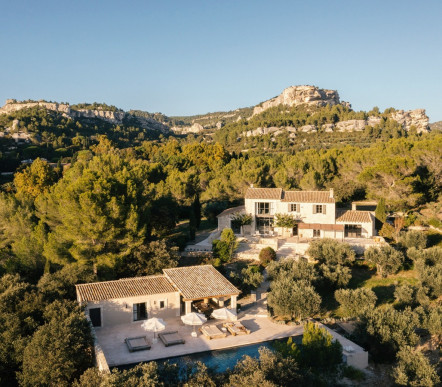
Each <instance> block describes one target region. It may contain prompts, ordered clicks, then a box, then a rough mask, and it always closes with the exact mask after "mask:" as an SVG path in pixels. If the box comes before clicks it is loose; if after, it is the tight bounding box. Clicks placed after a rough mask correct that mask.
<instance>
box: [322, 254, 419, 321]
mask: <svg viewBox="0 0 442 387" xmlns="http://www.w3.org/2000/svg"><path fill="white" fill-rule="evenodd" d="M418 283H419V280H418V279H417V275H416V272H415V271H414V270H403V271H400V272H399V273H397V274H393V275H389V276H388V277H387V278H382V277H380V276H378V275H377V274H376V269H375V268H373V267H370V266H369V265H367V264H366V263H365V262H364V261H358V262H356V263H355V264H354V266H353V267H352V278H351V280H350V283H349V286H348V287H349V288H350V289H357V288H369V289H371V290H373V292H374V293H375V294H376V297H377V298H378V301H377V305H384V304H392V303H394V291H395V288H396V286H400V285H404V284H408V285H413V286H416V285H417V284H418ZM322 293H323V292H322ZM321 296H322V306H323V308H324V309H327V310H329V311H331V313H332V314H333V315H335V316H338V317H343V314H342V311H341V310H340V308H339V304H338V303H337V302H336V300H335V299H334V292H329V293H328V294H321Z"/></svg>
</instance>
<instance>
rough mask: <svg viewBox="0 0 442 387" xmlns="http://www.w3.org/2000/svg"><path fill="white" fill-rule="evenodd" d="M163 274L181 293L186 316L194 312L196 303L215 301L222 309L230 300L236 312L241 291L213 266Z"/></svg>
mask: <svg viewBox="0 0 442 387" xmlns="http://www.w3.org/2000/svg"><path fill="white" fill-rule="evenodd" d="M163 273H164V275H165V276H166V278H167V279H168V280H169V281H170V283H171V284H172V286H173V287H174V288H175V289H176V290H177V291H178V292H179V293H180V296H181V298H182V301H183V302H184V313H185V314H188V313H190V312H191V311H192V303H193V302H195V301H202V302H203V303H204V304H206V305H208V304H209V302H210V301H213V302H215V303H216V304H217V305H218V307H220V308H222V307H224V303H225V302H226V301H228V299H229V298H230V308H232V309H234V310H236V302H237V298H238V295H239V293H240V291H239V290H238V289H237V288H236V287H235V286H233V284H232V283H230V282H229V281H228V280H227V279H226V278H225V277H224V276H223V275H222V274H221V273H220V272H219V271H218V270H216V269H215V268H214V267H213V266H212V265H201V266H188V267H176V268H172V269H164V270H163Z"/></svg>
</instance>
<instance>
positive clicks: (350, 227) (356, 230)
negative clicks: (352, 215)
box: [344, 224, 362, 238]
mask: <svg viewBox="0 0 442 387" xmlns="http://www.w3.org/2000/svg"><path fill="white" fill-rule="evenodd" d="M344 236H345V237H346V238H360V237H361V236H362V226H359V225H357V224H346V225H345V234H344Z"/></svg>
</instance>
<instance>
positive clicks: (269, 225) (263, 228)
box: [256, 217, 273, 235]
mask: <svg viewBox="0 0 442 387" xmlns="http://www.w3.org/2000/svg"><path fill="white" fill-rule="evenodd" d="M256 229H257V230H258V231H259V233H260V234H265V235H268V234H273V218H267V217H265V218H263V217H256Z"/></svg>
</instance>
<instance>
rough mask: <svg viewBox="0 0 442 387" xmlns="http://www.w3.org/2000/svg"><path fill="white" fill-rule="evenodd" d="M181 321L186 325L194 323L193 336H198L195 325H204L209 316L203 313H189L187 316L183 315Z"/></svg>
mask: <svg viewBox="0 0 442 387" xmlns="http://www.w3.org/2000/svg"><path fill="white" fill-rule="evenodd" d="M181 321H182V322H183V323H184V324H186V325H193V334H192V336H196V332H195V326H196V325H203V324H204V323H205V322H206V321H207V318H206V317H205V316H204V315H203V314H201V313H195V312H192V313H187V314H186V315H185V316H181Z"/></svg>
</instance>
